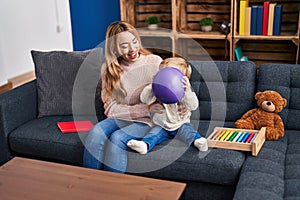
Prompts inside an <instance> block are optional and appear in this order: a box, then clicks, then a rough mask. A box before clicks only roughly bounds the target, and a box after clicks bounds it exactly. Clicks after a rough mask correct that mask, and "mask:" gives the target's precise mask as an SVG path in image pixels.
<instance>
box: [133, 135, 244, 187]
mask: <svg viewBox="0 0 300 200" xmlns="http://www.w3.org/2000/svg"><path fill="white" fill-rule="evenodd" d="M184 150H186V151H185V152H183V151H184ZM244 160H245V153H244V152H241V151H233V150H226V149H209V150H208V151H207V152H199V151H198V150H197V149H196V148H195V147H193V146H191V147H187V146H186V145H185V144H183V143H182V142H181V141H179V140H176V139H173V140H171V141H168V142H163V143H161V144H159V145H157V146H156V147H155V148H154V149H153V150H152V151H151V152H149V153H148V154H146V155H140V154H137V153H136V152H132V153H130V154H129V159H128V167H127V170H128V172H129V173H134V174H141V175H143V176H149V177H156V178H161V179H171V180H176V181H183V182H186V181H194V182H206V183H213V184H219V185H235V184H236V182H237V179H238V175H239V172H240V169H241V167H242V165H243V163H244ZM153 170H154V171H153Z"/></svg>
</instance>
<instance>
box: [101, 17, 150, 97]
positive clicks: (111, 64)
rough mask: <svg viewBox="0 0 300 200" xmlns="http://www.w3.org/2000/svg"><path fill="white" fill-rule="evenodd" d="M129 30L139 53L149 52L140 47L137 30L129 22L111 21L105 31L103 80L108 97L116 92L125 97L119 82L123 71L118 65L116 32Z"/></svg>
mask: <svg viewBox="0 0 300 200" xmlns="http://www.w3.org/2000/svg"><path fill="white" fill-rule="evenodd" d="M124 31H129V32H130V33H131V34H133V35H134V36H135V37H136V39H137V40H138V42H139V44H140V48H139V53H140V54H144V55H148V54H150V53H151V52H149V51H148V50H146V49H144V48H143V47H142V43H141V38H140V36H139V34H138V32H137V30H136V29H135V28H134V27H133V26H132V25H131V24H129V23H127V22H124V21H116V22H113V23H111V24H110V25H109V26H108V28H107V31H106V44H105V61H106V66H107V67H106V70H105V77H104V78H105V82H106V87H105V90H106V93H107V96H108V98H109V97H111V96H112V95H113V91H114V93H115V92H116V95H117V96H119V97H120V96H122V97H125V96H126V95H127V93H126V91H125V90H124V88H123V87H122V85H121V83H120V78H121V75H122V73H123V70H122V69H121V67H120V62H121V61H122V57H121V56H120V55H118V52H119V51H118V48H119V47H118V44H117V37H116V36H117V34H120V33H121V32H124ZM105 101H106V100H105Z"/></svg>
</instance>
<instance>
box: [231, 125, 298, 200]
mask: <svg viewBox="0 0 300 200" xmlns="http://www.w3.org/2000/svg"><path fill="white" fill-rule="evenodd" d="M299 188H300V131H299V130H287V131H285V137H284V138H282V139H280V140H278V141H266V142H265V144H264V146H263V148H262V149H261V151H260V153H259V154H258V156H257V157H252V156H249V157H247V159H246V161H245V164H244V165H243V168H242V171H241V177H240V180H239V183H238V185H237V190H236V193H235V196H234V199H243V200H244V199H245V200H247V199H249V200H251V199H278V200H279V199H299V198H300V191H299Z"/></svg>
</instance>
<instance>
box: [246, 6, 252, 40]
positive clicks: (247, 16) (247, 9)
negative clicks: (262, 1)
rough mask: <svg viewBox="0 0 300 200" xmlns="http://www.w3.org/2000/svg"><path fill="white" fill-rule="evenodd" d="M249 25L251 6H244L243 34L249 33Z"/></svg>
mask: <svg viewBox="0 0 300 200" xmlns="http://www.w3.org/2000/svg"><path fill="white" fill-rule="evenodd" d="M250 27H251V7H246V10H245V35H247V36H248V35H250Z"/></svg>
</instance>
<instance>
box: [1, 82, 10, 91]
mask: <svg viewBox="0 0 300 200" xmlns="http://www.w3.org/2000/svg"><path fill="white" fill-rule="evenodd" d="M10 89H12V83H10V82H8V83H6V84H4V85H1V86H0V94H2V93H4V92H6V91H8V90H10Z"/></svg>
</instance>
